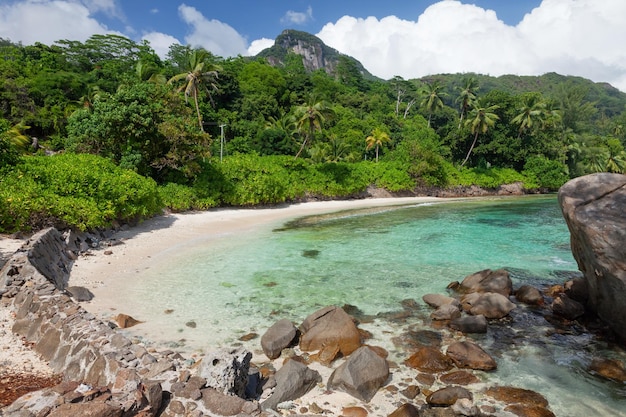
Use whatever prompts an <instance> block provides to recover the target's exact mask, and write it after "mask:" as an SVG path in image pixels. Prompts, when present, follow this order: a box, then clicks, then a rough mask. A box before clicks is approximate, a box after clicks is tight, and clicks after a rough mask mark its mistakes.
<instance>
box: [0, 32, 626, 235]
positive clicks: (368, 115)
mask: <svg viewBox="0 0 626 417" xmlns="http://www.w3.org/2000/svg"><path fill="white" fill-rule="evenodd" d="M287 35H288V36H287ZM318 41H319V39H317V38H315V37H314V36H312V35H308V34H303V33H302V32H295V31H290V32H288V33H286V34H283V36H282V37H279V39H278V40H277V43H276V45H275V46H274V47H273V48H271V50H266V51H264V52H263V53H262V54H261V55H262V56H259V57H253V58H250V57H236V58H222V57H218V56H214V55H212V54H211V53H209V52H207V51H205V50H202V49H192V48H190V47H188V46H180V45H175V46H173V47H172V48H171V49H170V52H169V54H168V56H167V59H164V60H163V59H160V58H159V57H158V56H157V55H156V53H155V52H154V51H153V50H152V49H151V48H150V46H149V45H148V44H137V43H135V42H133V41H131V40H129V39H127V38H123V37H120V36H115V35H106V36H103V35H94V36H93V37H91V38H90V39H89V40H87V41H86V42H84V43H83V42H77V41H63V40H62V41H58V42H56V43H54V44H53V45H43V44H35V45H29V46H23V45H20V44H14V43H12V42H10V41H9V40H2V39H0V169H1V170H2V171H0V175H1V176H0V231H3V230H4V231H10V230H17V229H21V228H22V229H23V228H36V227H41V226H43V225H45V224H48V223H55V224H62V225H66V226H69V227H80V228H90V227H96V226H101V225H106V224H110V222H112V221H115V220H123V221H125V220H131V219H137V218H141V217H145V216H149V215H151V214H152V213H155V212H157V211H158V210H159V208H160V207H163V206H167V207H169V208H171V209H175V210H185V209H189V208H200V209H202V208H207V207H212V206H216V205H251V204H263V203H276V202H281V201H289V200H298V199H302V198H305V197H307V196H317V197H323V198H332V197H340V196H349V195H356V194H358V193H359V192H362V191H364V190H365V189H366V188H367V186H368V185H372V184H374V185H377V186H379V187H384V188H387V189H389V190H392V191H411V190H413V189H415V188H416V187H417V186H437V187H452V186H458V185H470V184H477V185H481V186H484V187H495V186H497V185H499V184H502V183H507V182H515V181H521V182H523V183H524V184H525V186H526V187H527V188H531V189H532V188H536V189H547V190H555V189H557V188H558V187H559V186H560V185H561V184H562V183H563V182H565V181H566V180H567V179H568V178H571V177H575V176H580V175H583V174H586V173H591V172H598V171H611V172H624V170H625V167H626V153H625V151H624V144H625V143H626V132H624V128H623V127H624V126H625V125H626V112H625V109H626V95H625V94H623V93H621V92H619V91H618V90H616V89H614V88H612V87H611V86H608V85H604V84H595V83H593V82H591V81H589V80H585V79H581V78H578V77H566V76H561V75H558V74H546V75H544V76H541V77H517V76H503V77H499V78H494V77H489V76H484V75H479V74H455V75H448V74H445V75H432V76H430V77H426V78H424V79H420V80H404V79H402V78H399V77H396V78H393V79H391V80H379V79H376V78H374V77H371V76H370V75H369V74H368V73H367V71H365V70H364V69H363V68H362V66H360V64H359V63H358V61H356V60H354V59H352V58H350V57H345V56H342V55H341V54H336V53H334V52H333V51H332V50H331V49H330V48H328V47H326V46H325V45H316V44H315V42H318ZM320 42H321V41H320ZM315 51H320V52H324V53H325V56H324V57H322V58H325V59H321V60H318V62H321V63H322V64H323V65H321V66H318V67H315V68H312V67H311V66H310V65H309V64H310V60H311V54H313V55H315ZM335 52H336V51H335ZM313 58H320V57H313ZM316 68H317V69H316ZM59 154H63V158H60V157H59V156H58V155H59ZM81 154H93V155H96V156H95V157H94V158H104V159H106V160H108V161H107V162H106V163H105V162H102V163H100V162H95V161H96V160H91V159H85V157H84V156H82V157H81V156H80V155H81ZM52 155H54V156H52ZM57 161H58V162H57ZM109 163H110V164H112V165H111V166H114V167H115V169H119V170H121V171H120V172H125V174H124V176H126V177H127V182H123V181H122V182H120V183H119V184H117V185H103V181H104V180H103V179H102V178H104V176H106V174H105V173H106V172H107V171H111V169H112V168H111V166H109V165H107V164H109ZM68 166H74V167H81V169H73V170H69V169H68V168H67V167H68ZM90 166H91V167H93V169H92V170H91V172H90V173H89V175H90V176H91V177H92V178H91V179H90V180H89V181H91V183H90V184H92V186H84V184H85V183H86V182H88V181H86V180H85V178H84V177H82V175H83V174H82V172H83V171H89V170H90V168H89V167H90ZM59 170H65V172H63V173H62V174H61V173H59V172H60V171H59ZM99 175H102V176H103V177H102V178H101V177H99ZM120 175H121V174H120ZM132 176H136V179H132V180H131V177H132ZM61 178H62V179H61ZM131 183H132V184H133V185H132V186H129V185H128V184H131ZM118 186H119V187H122V188H123V189H124V190H125V191H126V193H127V194H124V196H122V197H120V195H122V194H120V193H119V192H118V191H119V190H108V191H107V190H104V188H106V187H113V188H115V187H118ZM42 190H45V192H43V191H42ZM138 190H142V191H138ZM144 192H145V193H147V194H145V193H144ZM151 193H152V194H151ZM113 195H115V196H116V197H115V198H117V199H118V202H116V203H115V204H112V203H110V202H109V203H107V200H108V199H109V198H111V196H113ZM149 195H152V196H153V197H154V198H152V197H149ZM120 199H121V201H122V203H121V204H120V205H119V207H118V206H117V204H119V200H120ZM125 201H126V202H128V204H129V207H131V208H129V207H125V205H124V202H125ZM77 213H84V215H83V217H81V216H79V215H78V214H77Z"/></svg>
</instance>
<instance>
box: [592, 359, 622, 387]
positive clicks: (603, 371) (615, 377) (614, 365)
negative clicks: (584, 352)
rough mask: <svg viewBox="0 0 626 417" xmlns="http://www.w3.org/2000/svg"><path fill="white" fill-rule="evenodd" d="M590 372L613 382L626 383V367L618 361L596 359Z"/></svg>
mask: <svg viewBox="0 0 626 417" xmlns="http://www.w3.org/2000/svg"><path fill="white" fill-rule="evenodd" d="M589 371H590V372H591V373H594V374H597V375H599V376H601V377H602V378H606V379H610V380H612V381H616V382H622V383H624V382H626V366H624V363H623V362H622V361H620V360H618V359H605V358H594V359H593V360H592V361H591V365H589Z"/></svg>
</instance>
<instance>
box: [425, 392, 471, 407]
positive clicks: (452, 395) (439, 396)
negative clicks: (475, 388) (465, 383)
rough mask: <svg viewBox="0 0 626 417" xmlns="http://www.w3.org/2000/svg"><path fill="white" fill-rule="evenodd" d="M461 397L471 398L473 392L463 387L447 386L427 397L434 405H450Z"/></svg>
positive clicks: (427, 400)
mask: <svg viewBox="0 0 626 417" xmlns="http://www.w3.org/2000/svg"><path fill="white" fill-rule="evenodd" d="M461 398H466V399H469V400H471V399H472V393H471V392H469V391H468V390H467V389H465V388H463V387H445V388H442V389H440V390H437V391H435V392H433V393H432V394H430V395H429V396H428V397H426V402H427V403H428V404H430V405H431V406H434V407H449V406H451V405H453V404H454V403H456V402H457V401H458V400H459V399H461Z"/></svg>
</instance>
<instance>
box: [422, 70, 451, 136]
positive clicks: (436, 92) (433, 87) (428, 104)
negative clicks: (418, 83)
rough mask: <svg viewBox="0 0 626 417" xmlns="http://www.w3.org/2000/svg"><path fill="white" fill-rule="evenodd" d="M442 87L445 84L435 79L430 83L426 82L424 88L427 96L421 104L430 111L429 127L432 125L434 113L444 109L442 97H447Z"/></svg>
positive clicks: (423, 91) (423, 92)
mask: <svg viewBox="0 0 626 417" xmlns="http://www.w3.org/2000/svg"><path fill="white" fill-rule="evenodd" d="M442 88H443V86H442V85H441V83H439V81H433V82H432V83H430V84H426V86H424V88H423V90H422V94H424V95H425V97H424V98H423V99H422V102H421V103H420V105H421V106H422V108H423V109H424V110H426V111H427V112H428V127H430V120H431V118H432V116H433V113H434V112H436V111H437V110H441V109H443V100H442V99H441V98H442V97H445V95H446V93H444V92H443V91H441V90H442Z"/></svg>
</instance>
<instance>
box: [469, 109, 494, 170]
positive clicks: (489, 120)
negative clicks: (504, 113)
mask: <svg viewBox="0 0 626 417" xmlns="http://www.w3.org/2000/svg"><path fill="white" fill-rule="evenodd" d="M498 108H500V106H497V105H493V106H489V107H474V109H473V110H472V111H471V112H470V114H471V115H472V119H467V120H466V121H465V123H466V124H468V125H469V126H470V128H471V131H472V133H473V134H474V141H473V142H472V146H470V148H469V151H467V156H465V159H464V160H463V163H462V164H461V166H463V165H465V163H466V162H467V160H468V159H469V157H470V154H471V153H472V150H473V149H474V146H476V141H477V140H478V135H479V134H480V133H483V134H484V133H487V131H488V130H489V128H490V127H492V126H493V125H495V124H496V120H500V118H499V117H498V115H497V114H495V113H494V111H495V110H497V109H498Z"/></svg>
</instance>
